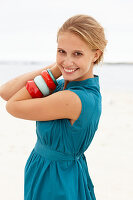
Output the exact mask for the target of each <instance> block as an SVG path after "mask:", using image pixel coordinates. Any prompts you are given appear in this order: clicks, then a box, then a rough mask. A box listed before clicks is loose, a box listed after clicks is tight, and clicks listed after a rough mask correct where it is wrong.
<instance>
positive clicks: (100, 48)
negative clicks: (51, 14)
mask: <svg viewBox="0 0 133 200" xmlns="http://www.w3.org/2000/svg"><path fill="white" fill-rule="evenodd" d="M57 44H58V45H57V55H56V62H55V63H54V64H52V65H50V66H48V67H45V68H44V69H41V70H38V71H34V72H30V73H27V74H24V75H22V76H19V77H17V78H15V79H13V80H11V81H9V82H8V83H6V84H4V85H3V86H2V87H1V88H0V93H1V97H2V98H3V99H5V100H7V104H6V109H7V111H8V112H9V113H10V114H11V115H13V116H14V117H17V118H21V119H26V120H33V121H36V134H37V142H36V144H35V147H34V149H33V150H32V152H31V154H30V156H29V158H28V160H27V162H26V166H25V174H24V199H25V200H48V199H50V200H95V199H96V197H95V193H94V185H93V183H92V180H91V178H90V175H89V172H88V166H87V161H86V157H85V155H84V152H85V151H86V150H87V148H88V147H89V145H90V143H91V141H92V139H93V137H94V134H95V132H96V130H97V129H98V124H99V119H100V116H101V110H102V108H101V99H102V97H101V93H100V86H99V76H98V75H95V74H93V68H94V66H95V65H96V64H98V63H99V62H100V61H101V60H102V59H103V54H104V50H105V47H106V45H107V40H106V39H105V34H104V29H103V28H102V26H101V25H100V24H99V23H98V22H97V21H96V20H95V19H94V18H92V17H90V16H88V15H75V16H73V17H71V18H69V19H68V20H67V21H66V22H65V23H64V24H63V25H62V27H61V28H60V29H59V30H58V33H57ZM61 75H62V76H63V78H62V79H58V78H59V77H60V76H61ZM9 88H10V90H9Z"/></svg>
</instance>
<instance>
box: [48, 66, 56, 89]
mask: <svg viewBox="0 0 133 200" xmlns="http://www.w3.org/2000/svg"><path fill="white" fill-rule="evenodd" d="M47 72H48V73H49V75H50V76H51V78H52V80H53V81H54V83H55V85H56V86H57V85H58V83H57V81H56V79H55V77H54V76H53V74H52V72H51V70H50V69H47Z"/></svg>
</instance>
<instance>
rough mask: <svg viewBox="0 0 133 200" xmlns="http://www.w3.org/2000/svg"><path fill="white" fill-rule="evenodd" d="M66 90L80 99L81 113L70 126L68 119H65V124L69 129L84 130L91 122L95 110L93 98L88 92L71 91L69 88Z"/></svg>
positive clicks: (80, 90)
mask: <svg viewBox="0 0 133 200" xmlns="http://www.w3.org/2000/svg"><path fill="white" fill-rule="evenodd" d="M68 90H70V91H72V92H74V93H75V94H76V95H78V97H79V98H80V101H81V104H82V108H81V113H80V115H79V117H78V119H77V120H76V121H75V122H74V124H73V125H71V123H70V121H69V119H67V123H68V125H69V127H70V128H72V129H75V130H76V129H78V130H79V129H83V128H86V127H87V126H88V125H89V124H90V123H91V122H92V120H93V113H94V110H95V98H94V94H93V93H92V92H88V91H86V90H82V89H75V88H74V89H72V88H69V89H68Z"/></svg>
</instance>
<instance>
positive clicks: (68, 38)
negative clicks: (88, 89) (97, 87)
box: [56, 32, 97, 81]
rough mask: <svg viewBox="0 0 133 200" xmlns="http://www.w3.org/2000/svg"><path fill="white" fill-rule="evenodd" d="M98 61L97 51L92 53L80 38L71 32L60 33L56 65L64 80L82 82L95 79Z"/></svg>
mask: <svg viewBox="0 0 133 200" xmlns="http://www.w3.org/2000/svg"><path fill="white" fill-rule="evenodd" d="M96 60H97V54H96V51H92V50H91V49H90V48H89V47H88V46H87V44H86V43H85V42H84V41H83V40H82V39H81V38H80V37H79V36H77V35H75V34H73V33H70V32H64V33H60V35H59V37H58V46H57V55H56V63H57V65H58V67H59V69H60V71H61V72H62V76H63V78H64V80H68V81H74V80H75V81H81V80H85V79H87V78H93V77H94V76H93V66H94V62H95V61H96Z"/></svg>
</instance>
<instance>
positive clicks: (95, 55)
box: [93, 49, 102, 62]
mask: <svg viewBox="0 0 133 200" xmlns="http://www.w3.org/2000/svg"><path fill="white" fill-rule="evenodd" d="M101 54H102V51H101V50H100V49H97V50H96V51H95V52H94V58H93V62H96V60H97V59H98V58H99V57H100V56H101Z"/></svg>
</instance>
